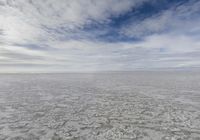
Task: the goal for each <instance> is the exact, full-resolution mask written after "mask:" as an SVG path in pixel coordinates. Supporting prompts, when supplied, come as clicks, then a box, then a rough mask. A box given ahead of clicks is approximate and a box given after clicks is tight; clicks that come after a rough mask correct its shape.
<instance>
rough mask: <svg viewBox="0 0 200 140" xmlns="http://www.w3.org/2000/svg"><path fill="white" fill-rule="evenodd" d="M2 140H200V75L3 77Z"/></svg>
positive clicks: (0, 76) (0, 84)
mask: <svg viewBox="0 0 200 140" xmlns="http://www.w3.org/2000/svg"><path fill="white" fill-rule="evenodd" d="M0 140H200V73H197V72H120V73H90V74H89V73H87V74H78V73H76V74H75V73H74V74H72V73H71V74H0Z"/></svg>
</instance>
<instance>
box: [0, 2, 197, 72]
mask: <svg viewBox="0 0 200 140" xmlns="http://www.w3.org/2000/svg"><path fill="white" fill-rule="evenodd" d="M144 1H147V0H123V1H122V0H59V1H56V0H0V67H1V69H0V72H4V71H6V70H10V71H12V70H13V69H15V70H16V71H20V70H23V71H31V70H32V71H58V70H59V71H74V70H75V71H76V70H80V71H84V70H93V71H95V70H132V69H138V68H146V69H148V68H149V69H150V68H171V67H172V68H174V67H184V66H189V67H190V66H199V60H200V57H198V55H199V56H200V48H199V46H200V41H199V39H200V36H199V33H200V28H199V23H200V19H199V17H198V18H193V20H191V19H185V21H184V24H183V19H182V18H188V17H191V18H192V15H193V14H194V13H195V12H196V11H198V10H199V5H200V2H198V3H196V5H195V4H190V5H187V6H179V7H176V8H175V9H173V8H172V9H169V10H167V11H163V12H161V13H159V14H157V15H154V16H152V17H149V18H146V19H144V20H143V21H137V22H134V21H132V22H131V23H129V24H128V26H123V27H122V29H121V30H120V33H121V35H125V36H127V37H139V38H142V39H141V41H139V42H113V43H110V42H104V41H99V40H95V34H94V35H93V34H91V33H87V31H82V30H81V29H82V28H83V27H84V25H86V24H89V23H90V22H91V23H93V22H94V21H95V22H99V23H107V22H109V21H110V20H111V17H113V16H114V17H115V16H119V15H122V14H124V13H126V12H128V11H130V10H131V9H132V8H134V7H137V6H138V5H140V4H142V3H143V2H144ZM133 20H134V19H133ZM61 27H63V28H64V29H63V30H62V32H61V33H58V30H56V29H60V28H61ZM47 28H48V29H51V30H52V31H49V30H46V29H47ZM188 29H190V30H188ZM73 31H77V34H78V36H86V37H85V38H84V37H83V39H76V38H67V36H70V35H71V33H73ZM102 32H104V31H102ZM195 33H196V34H195ZM88 34H89V35H88ZM191 34H192V35H191ZM87 36H94V39H90V38H88V37H87ZM65 37H66V39H63V38H65ZM60 38H62V39H60ZM32 44H33V45H35V46H39V47H38V48H37V47H35V48H34V46H33V47H31V45H32Z"/></svg>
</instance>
